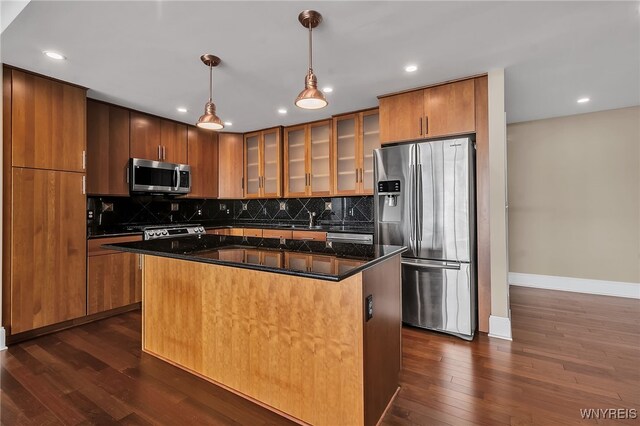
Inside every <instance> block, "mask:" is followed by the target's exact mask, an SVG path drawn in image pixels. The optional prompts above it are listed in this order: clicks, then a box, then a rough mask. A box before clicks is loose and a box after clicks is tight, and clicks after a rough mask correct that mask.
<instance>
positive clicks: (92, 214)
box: [87, 196, 373, 234]
mask: <svg viewBox="0 0 640 426" xmlns="http://www.w3.org/2000/svg"><path fill="white" fill-rule="evenodd" d="M308 212H315V214H316V218H317V220H318V221H319V223H321V224H322V223H334V224H344V223H348V224H359V223H362V224H363V225H365V224H371V223H373V197H371V196H363V197H333V198H288V199H261V200H199V199H188V198H163V197H153V196H136V197H88V198H87V224H88V232H89V234H97V233H101V232H109V231H111V230H113V231H118V230H121V229H123V228H126V227H127V226H137V225H154V224H167V223H202V224H204V225H214V224H220V225H223V224H224V225H231V224H249V223H283V224H285V223H306V222H308V221H309V213H308Z"/></svg>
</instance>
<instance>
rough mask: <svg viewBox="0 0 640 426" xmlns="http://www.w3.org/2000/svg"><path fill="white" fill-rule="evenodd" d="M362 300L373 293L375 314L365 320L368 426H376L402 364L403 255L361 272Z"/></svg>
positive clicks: (365, 380)
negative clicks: (401, 263) (401, 267)
mask: <svg viewBox="0 0 640 426" xmlns="http://www.w3.org/2000/svg"><path fill="white" fill-rule="evenodd" d="M362 282H363V289H364V290H363V293H362V297H363V299H366V298H367V296H369V295H372V296H373V317H371V319H369V321H366V319H365V322H364V330H363V331H364V401H365V425H367V426H372V425H376V424H377V423H378V421H379V420H380V417H382V415H383V414H384V411H385V409H386V408H387V406H388V405H389V402H390V401H391V399H392V398H393V397H394V395H395V394H396V391H397V390H398V380H399V374H400V369H401V364H402V357H401V352H402V347H401V344H402V342H401V338H402V288H401V282H402V278H401V269H400V256H399V255H398V256H394V257H392V258H390V259H388V260H386V261H384V262H382V263H380V264H378V265H375V266H373V267H372V268H369V269H366V270H365V271H363V273H362Z"/></svg>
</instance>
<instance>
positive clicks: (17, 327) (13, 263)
mask: <svg viewBox="0 0 640 426" xmlns="http://www.w3.org/2000/svg"><path fill="white" fill-rule="evenodd" d="M2 80H3V81H2V86H3V242H2V243H3V259H2V262H3V277H2V292H3V293H2V296H3V297H2V304H3V307H2V308H3V309H2V325H3V326H4V327H5V329H6V330H7V332H8V334H9V335H10V336H11V335H15V334H17V333H22V332H26V331H30V330H34V329H37V328H40V327H46V326H48V325H52V324H55V323H59V322H63V321H67V320H71V319H74V318H78V317H81V316H84V315H85V314H86V220H85V217H84V215H85V211H86V195H85V163H86V157H85V153H86V89H84V88H82V87H78V86H75V85H71V84H67V83H63V82H60V81H57V80H53V79H50V78H45V77H41V76H38V75H35V74H31V73H28V72H24V71H21V70H17V69H14V68H11V67H6V66H5V67H3V72H2Z"/></svg>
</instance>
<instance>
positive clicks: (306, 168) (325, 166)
mask: <svg viewBox="0 0 640 426" xmlns="http://www.w3.org/2000/svg"><path fill="white" fill-rule="evenodd" d="M331 127H332V122H331V120H323V121H317V122H313V123H307V124H301V125H298V126H291V127H287V128H285V130H284V196H285V197H314V196H315V197H322V196H329V195H331V194H332V191H331V189H332V182H333V168H332V161H331V158H332V154H333V152H332V144H331V139H332V132H331Z"/></svg>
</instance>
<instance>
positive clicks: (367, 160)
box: [333, 109, 380, 195]
mask: <svg viewBox="0 0 640 426" xmlns="http://www.w3.org/2000/svg"><path fill="white" fill-rule="evenodd" d="M379 128H380V127H379V122H378V110H377V109H372V110H367V111H362V112H357V113H353V114H346V115H341V116H337V117H334V118H333V135H334V137H333V152H334V153H335V154H334V158H333V167H334V170H335V180H334V190H333V193H334V194H336V195H367V194H373V150H374V149H376V148H380V137H379V134H380V131H379Z"/></svg>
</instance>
